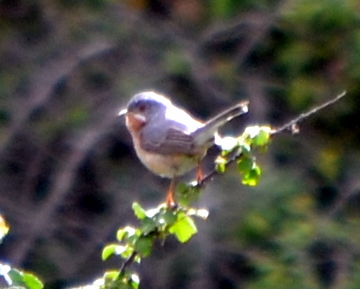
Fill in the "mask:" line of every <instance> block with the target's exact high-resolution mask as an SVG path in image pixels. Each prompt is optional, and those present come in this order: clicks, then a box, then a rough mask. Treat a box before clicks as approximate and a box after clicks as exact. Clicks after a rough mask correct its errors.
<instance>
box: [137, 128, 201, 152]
mask: <svg viewBox="0 0 360 289" xmlns="http://www.w3.org/2000/svg"><path fill="white" fill-rule="evenodd" d="M141 139H142V141H141V144H142V148H143V149H144V150H147V151H151V152H155V153H161V154H190V155H191V154H193V153H194V138H193V136H192V135H191V134H190V133H187V132H183V130H182V129H180V128H176V127H170V128H168V129H167V130H166V132H164V131H159V130H154V129H146V128H144V130H143V131H142V134H141Z"/></svg>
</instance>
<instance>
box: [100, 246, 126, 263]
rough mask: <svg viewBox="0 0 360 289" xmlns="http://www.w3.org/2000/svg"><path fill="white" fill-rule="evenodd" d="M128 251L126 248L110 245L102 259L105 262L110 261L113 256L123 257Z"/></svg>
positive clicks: (104, 251)
mask: <svg viewBox="0 0 360 289" xmlns="http://www.w3.org/2000/svg"><path fill="white" fill-rule="evenodd" d="M125 250H126V247H125V246H121V245H117V244H110V245H107V246H106V247H105V248H104V249H103V250H102V253H101V259H102V260H103V261H105V260H107V259H109V258H110V257H111V256H112V255H121V254H122V253H123V252H124V251H125Z"/></svg>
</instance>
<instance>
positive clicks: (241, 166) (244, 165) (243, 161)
mask: <svg viewBox="0 0 360 289" xmlns="http://www.w3.org/2000/svg"><path fill="white" fill-rule="evenodd" d="M253 166H254V160H253V158H252V157H250V156H242V157H241V158H240V159H239V160H238V162H237V168H238V171H239V172H240V173H242V174H248V173H249V172H250V171H251V169H252V168H253Z"/></svg>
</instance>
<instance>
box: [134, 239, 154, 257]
mask: <svg viewBox="0 0 360 289" xmlns="http://www.w3.org/2000/svg"><path fill="white" fill-rule="evenodd" d="M152 246H153V238H151V237H140V238H139V239H138V240H137V242H136V243H135V251H136V252H137V253H139V254H140V255H141V256H142V257H146V256H148V255H149V254H150V253H151V249H152Z"/></svg>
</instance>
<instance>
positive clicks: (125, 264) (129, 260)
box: [119, 251, 138, 276]
mask: <svg viewBox="0 0 360 289" xmlns="http://www.w3.org/2000/svg"><path fill="white" fill-rule="evenodd" d="M137 254H138V253H137V252H136V251H134V252H132V253H131V255H130V257H129V258H127V259H126V260H125V261H124V262H123V263H122V265H121V267H120V270H119V272H120V274H119V276H122V275H123V274H124V273H125V270H126V268H127V267H129V266H130V265H131V264H132V263H133V262H134V260H135V258H136V255H137Z"/></svg>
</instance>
